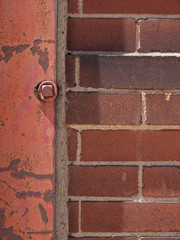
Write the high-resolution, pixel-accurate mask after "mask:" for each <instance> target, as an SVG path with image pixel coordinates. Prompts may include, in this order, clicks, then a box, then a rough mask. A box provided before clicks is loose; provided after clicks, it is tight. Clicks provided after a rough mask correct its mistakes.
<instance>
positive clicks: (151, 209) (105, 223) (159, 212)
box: [82, 202, 180, 232]
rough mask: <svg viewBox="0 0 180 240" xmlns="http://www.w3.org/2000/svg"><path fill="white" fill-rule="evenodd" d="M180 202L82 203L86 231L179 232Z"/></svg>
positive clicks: (83, 226) (83, 222) (84, 229)
mask: <svg viewBox="0 0 180 240" xmlns="http://www.w3.org/2000/svg"><path fill="white" fill-rule="evenodd" d="M179 214H180V205H179V203H130V202H129V203H128V202H126V203H123V202H83V203H82V231H84V232H147V231H148V232H173V231H174V232H178V231H180V219H179Z"/></svg>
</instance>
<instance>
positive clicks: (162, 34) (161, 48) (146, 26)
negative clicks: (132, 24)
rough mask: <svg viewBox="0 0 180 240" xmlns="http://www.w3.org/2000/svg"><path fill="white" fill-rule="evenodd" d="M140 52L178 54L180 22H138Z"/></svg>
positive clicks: (171, 20)
mask: <svg viewBox="0 0 180 240" xmlns="http://www.w3.org/2000/svg"><path fill="white" fill-rule="evenodd" d="M139 27H140V48H139V51H140V52H179V51H180V46H179V41H180V32H179V28H180V20H178V19H176V20H173V19H169V20H168V19H165V20H163V19H160V20H152V19H151V20H140V21H139Z"/></svg>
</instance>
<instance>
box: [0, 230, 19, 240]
mask: <svg viewBox="0 0 180 240" xmlns="http://www.w3.org/2000/svg"><path fill="white" fill-rule="evenodd" d="M0 239H6V240H23V238H22V237H20V236H18V235H16V234H14V233H13V227H10V228H0Z"/></svg>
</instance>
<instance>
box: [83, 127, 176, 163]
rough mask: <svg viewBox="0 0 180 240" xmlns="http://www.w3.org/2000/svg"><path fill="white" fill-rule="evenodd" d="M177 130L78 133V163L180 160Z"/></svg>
mask: <svg viewBox="0 0 180 240" xmlns="http://www.w3.org/2000/svg"><path fill="white" fill-rule="evenodd" d="M179 146H180V131H100V130H87V131H82V154H81V161H104V162H106V161H112V162H113V161H144V162H147V161H180V148H179Z"/></svg>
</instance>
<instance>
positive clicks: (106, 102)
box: [66, 92, 141, 125]
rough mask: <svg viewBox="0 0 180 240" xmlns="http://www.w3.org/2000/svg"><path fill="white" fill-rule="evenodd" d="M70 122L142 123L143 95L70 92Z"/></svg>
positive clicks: (68, 120) (67, 116)
mask: <svg viewBox="0 0 180 240" xmlns="http://www.w3.org/2000/svg"><path fill="white" fill-rule="evenodd" d="M67 98H68V102H67V110H66V111H67V113H66V123H68V124H108V125H109V124H115V125H116V124H122V125H126V124H130V125H139V124H140V123H141V95H140V94H138V93H121V94H119V93H118V94H116V93H114V94H108V93H83V92H78V93H77V92H76V93H70V92H69V93H68V95H67Z"/></svg>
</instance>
